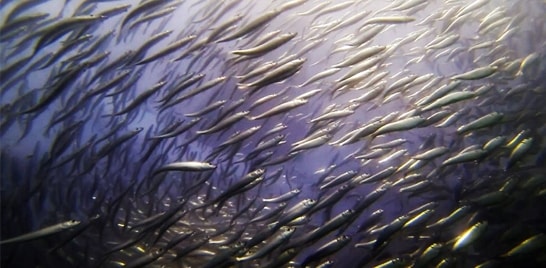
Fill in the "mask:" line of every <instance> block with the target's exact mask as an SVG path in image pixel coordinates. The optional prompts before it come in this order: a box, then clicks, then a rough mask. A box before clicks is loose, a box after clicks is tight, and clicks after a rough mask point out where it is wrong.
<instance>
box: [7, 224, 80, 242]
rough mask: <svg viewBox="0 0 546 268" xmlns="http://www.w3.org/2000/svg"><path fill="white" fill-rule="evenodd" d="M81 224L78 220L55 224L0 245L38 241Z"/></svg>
mask: <svg viewBox="0 0 546 268" xmlns="http://www.w3.org/2000/svg"><path fill="white" fill-rule="evenodd" d="M80 223H81V222H80V221H78V220H68V221H65V222H61V223H57V224H54V225H51V226H47V227H44V228H42V229H39V230H36V231H33V232H30V233H26V234H22V235H20V236H16V237H13V238H8V239H5V240H1V241H0V245H5V244H12V243H22V242H26V241H31V240H35V239H40V238H43V237H46V236H50V235H54V234H57V233H60V232H63V231H65V230H70V229H72V228H74V227H76V226H78V225H79V224H80Z"/></svg>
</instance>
